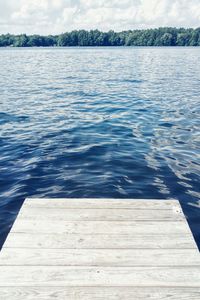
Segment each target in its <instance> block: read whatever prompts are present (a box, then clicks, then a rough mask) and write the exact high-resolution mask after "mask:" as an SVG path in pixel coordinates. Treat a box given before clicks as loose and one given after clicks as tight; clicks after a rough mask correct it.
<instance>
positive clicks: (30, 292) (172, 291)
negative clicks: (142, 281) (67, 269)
mask: <svg viewBox="0 0 200 300" xmlns="http://www.w3.org/2000/svg"><path fill="white" fill-rule="evenodd" d="M0 295H1V297H2V299H3V300H22V299H25V300H36V299H37V300H47V299H58V300H64V299H67V300H107V299H109V300H120V299H121V300H122V299H123V300H146V299H149V300H199V299H200V288H197V287H195V288H185V287H181V288H177V287H142V288H141V287H128V286H127V287H116V286H115V287H88V286H87V287H64V288H63V287H29V286H25V287H20V286H19V287H9V288H8V287H0Z"/></svg>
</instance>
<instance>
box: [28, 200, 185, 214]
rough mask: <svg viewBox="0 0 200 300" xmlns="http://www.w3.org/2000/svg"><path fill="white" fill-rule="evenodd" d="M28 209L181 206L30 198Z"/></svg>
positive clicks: (157, 202)
mask: <svg viewBox="0 0 200 300" xmlns="http://www.w3.org/2000/svg"><path fill="white" fill-rule="evenodd" d="M24 206H25V207H27V206H29V207H31V208H33V207H37V208H41V207H45V208H65V209H67V208H78V209H80V208H84V209H86V208H88V209H90V208H98V209H108V208H111V209H117V208H130V209H131V208H132V209H148V208H149V209H150V210H152V209H153V208H154V209H174V210H176V209H178V211H179V210H180V205H179V202H178V201H177V200H173V199H172V200H153V199H146V200H144V199H137V200H136V199H101V198H99V199H96V198H95V199H84V198H83V199H77V198H74V199H70V198H66V199H59V198H58V199H56V198H54V199H37V198H34V199H32V198H28V199H26V201H25V202H24Z"/></svg>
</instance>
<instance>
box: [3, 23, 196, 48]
mask: <svg viewBox="0 0 200 300" xmlns="http://www.w3.org/2000/svg"><path fill="white" fill-rule="evenodd" d="M84 46H85V47H88V46H89V47H99V46H103V47H106V46H113V47H116V46H117V47H119V46H139V47H141V46H142V47H144V46H148V47H150V46H153V47H163V46H164V47H166V46H173V47H177V46H190V47H191V46H194V47H196V46H200V28H196V29H193V28H188V29H186V28H173V27H162V28H156V29H141V30H127V31H121V32H114V31H112V30H111V31H108V32H102V31H99V30H90V31H86V30H74V31H71V32H66V33H62V34H60V35H48V36H43V35H36V34H35V35H26V34H20V35H13V34H9V33H8V34H2V35H0V47H84Z"/></svg>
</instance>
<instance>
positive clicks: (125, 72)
mask: <svg viewBox="0 0 200 300" xmlns="http://www.w3.org/2000/svg"><path fill="white" fill-rule="evenodd" d="M0 55H1V58H0V245H2V243H3V241H4V239H5V237H6V235H7V233H8V231H9V229H10V227H11V225H12V223H13V221H14V220H15V217H16V214H17V213H18V211H19V209H20V206H21V204H22V202H23V200H24V199H25V198H26V197H41V198H42V197H50V198H55V197H66V198H68V197H69V198H74V197H81V198H82V197H88V198H91V197H96V198H104V197H108V198H143V199H150V198H155V199H169V198H174V199H178V200H179V201H180V203H181V205H182V208H183V211H184V213H185V215H186V217H187V219H188V222H189V225H190V227H191V229H192V232H193V234H194V236H195V239H196V241H197V243H198V245H200V51H199V48H190V47H188V48H182V47H176V48H170V47H169V48H165V47H163V48H154V47H152V48H148V47H147V48H141V47H138V48H132V47H130V48H129V47H127V48H126V47H122V48H118V47H116V48H112V47H110V48H103V47H102V48H27V49H25V48H1V49H0ZM161 201H162V200H161Z"/></svg>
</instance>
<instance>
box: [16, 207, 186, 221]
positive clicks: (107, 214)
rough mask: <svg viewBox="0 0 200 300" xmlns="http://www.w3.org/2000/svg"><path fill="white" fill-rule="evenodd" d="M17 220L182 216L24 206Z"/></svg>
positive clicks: (178, 217)
mask: <svg viewBox="0 0 200 300" xmlns="http://www.w3.org/2000/svg"><path fill="white" fill-rule="evenodd" d="M18 218H20V219H28V220H33V219H34V220H48V221H49V222H50V221H51V220H52V221H56V220H57V221H58V220H59V221H136V220H149V221H166V222H167V221H179V220H180V221H183V220H184V215H183V213H181V212H177V211H176V210H172V209H165V210H164V209H160V211H159V213H158V210H157V209H150V208H149V209H139V210H138V209H129V208H127V209H96V208H92V209H91V208H90V209H89V208H87V209H83V208H82V209H78V208H76V209H74V208H67V209H66V208H53V209H49V208H48V207H41V208H37V207H31V206H24V207H23V208H22V209H21V211H20V213H19V215H18Z"/></svg>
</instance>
